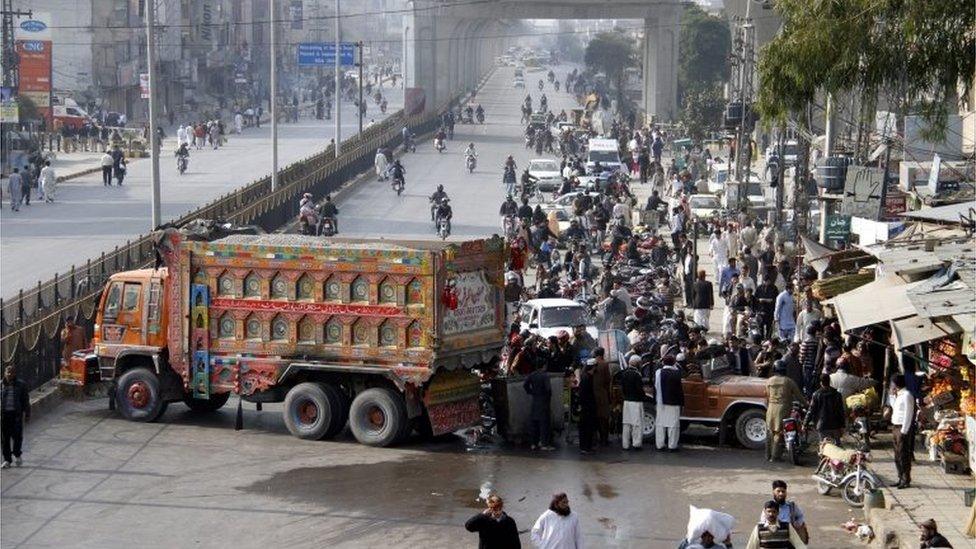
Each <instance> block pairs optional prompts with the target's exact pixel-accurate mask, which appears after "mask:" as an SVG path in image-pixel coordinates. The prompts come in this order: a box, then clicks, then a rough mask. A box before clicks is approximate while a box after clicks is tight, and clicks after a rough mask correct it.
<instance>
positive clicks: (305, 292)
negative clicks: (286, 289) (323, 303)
mask: <svg viewBox="0 0 976 549" xmlns="http://www.w3.org/2000/svg"><path fill="white" fill-rule="evenodd" d="M297 286H298V288H297V290H296V293H297V294H298V299H315V281H314V280H312V277H310V276H308V275H307V274H303V275H302V276H301V278H299V279H298V284H297Z"/></svg>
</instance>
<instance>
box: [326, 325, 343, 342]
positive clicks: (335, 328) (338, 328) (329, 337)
mask: <svg viewBox="0 0 976 549" xmlns="http://www.w3.org/2000/svg"><path fill="white" fill-rule="evenodd" d="M325 342H326V343H328V344H332V345H338V344H340V343H342V323H341V322H339V321H338V320H336V319H332V320H330V321H328V322H326V323H325Z"/></svg>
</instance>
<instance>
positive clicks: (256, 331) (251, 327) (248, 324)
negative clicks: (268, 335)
mask: <svg viewBox="0 0 976 549" xmlns="http://www.w3.org/2000/svg"><path fill="white" fill-rule="evenodd" d="M244 337H246V338H247V339H261V320H260V319H258V317H256V316H254V315H251V316H249V317H247V320H246V321H245V322H244Z"/></svg>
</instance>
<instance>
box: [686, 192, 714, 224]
mask: <svg viewBox="0 0 976 549" xmlns="http://www.w3.org/2000/svg"><path fill="white" fill-rule="evenodd" d="M688 206H689V207H690V208H691V215H693V216H695V217H698V218H701V219H708V218H710V217H712V214H714V213H715V212H717V211H719V210H721V209H722V201H721V200H719V199H718V197H717V196H715V195H714V194H693V195H691V196H689V197H688Z"/></svg>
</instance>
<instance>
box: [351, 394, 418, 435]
mask: <svg viewBox="0 0 976 549" xmlns="http://www.w3.org/2000/svg"><path fill="white" fill-rule="evenodd" d="M407 424H408V422H407V406H406V404H405V403H404V402H403V397H402V396H401V395H399V394H397V393H395V392H393V391H391V390H389V389H385V388H382V387H374V388H372V389H366V390H365V391H363V392H361V393H359V394H358V395H356V398H354V399H353V401H352V406H350V408H349V429H350V430H351V431H352V434H353V436H355V437H356V440H358V441H359V442H360V443H362V444H366V445H367V446H390V445H392V444H395V443H396V442H397V441H398V440H400V438H401V437H402V436H403V433H404V431H406V425H407Z"/></svg>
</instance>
